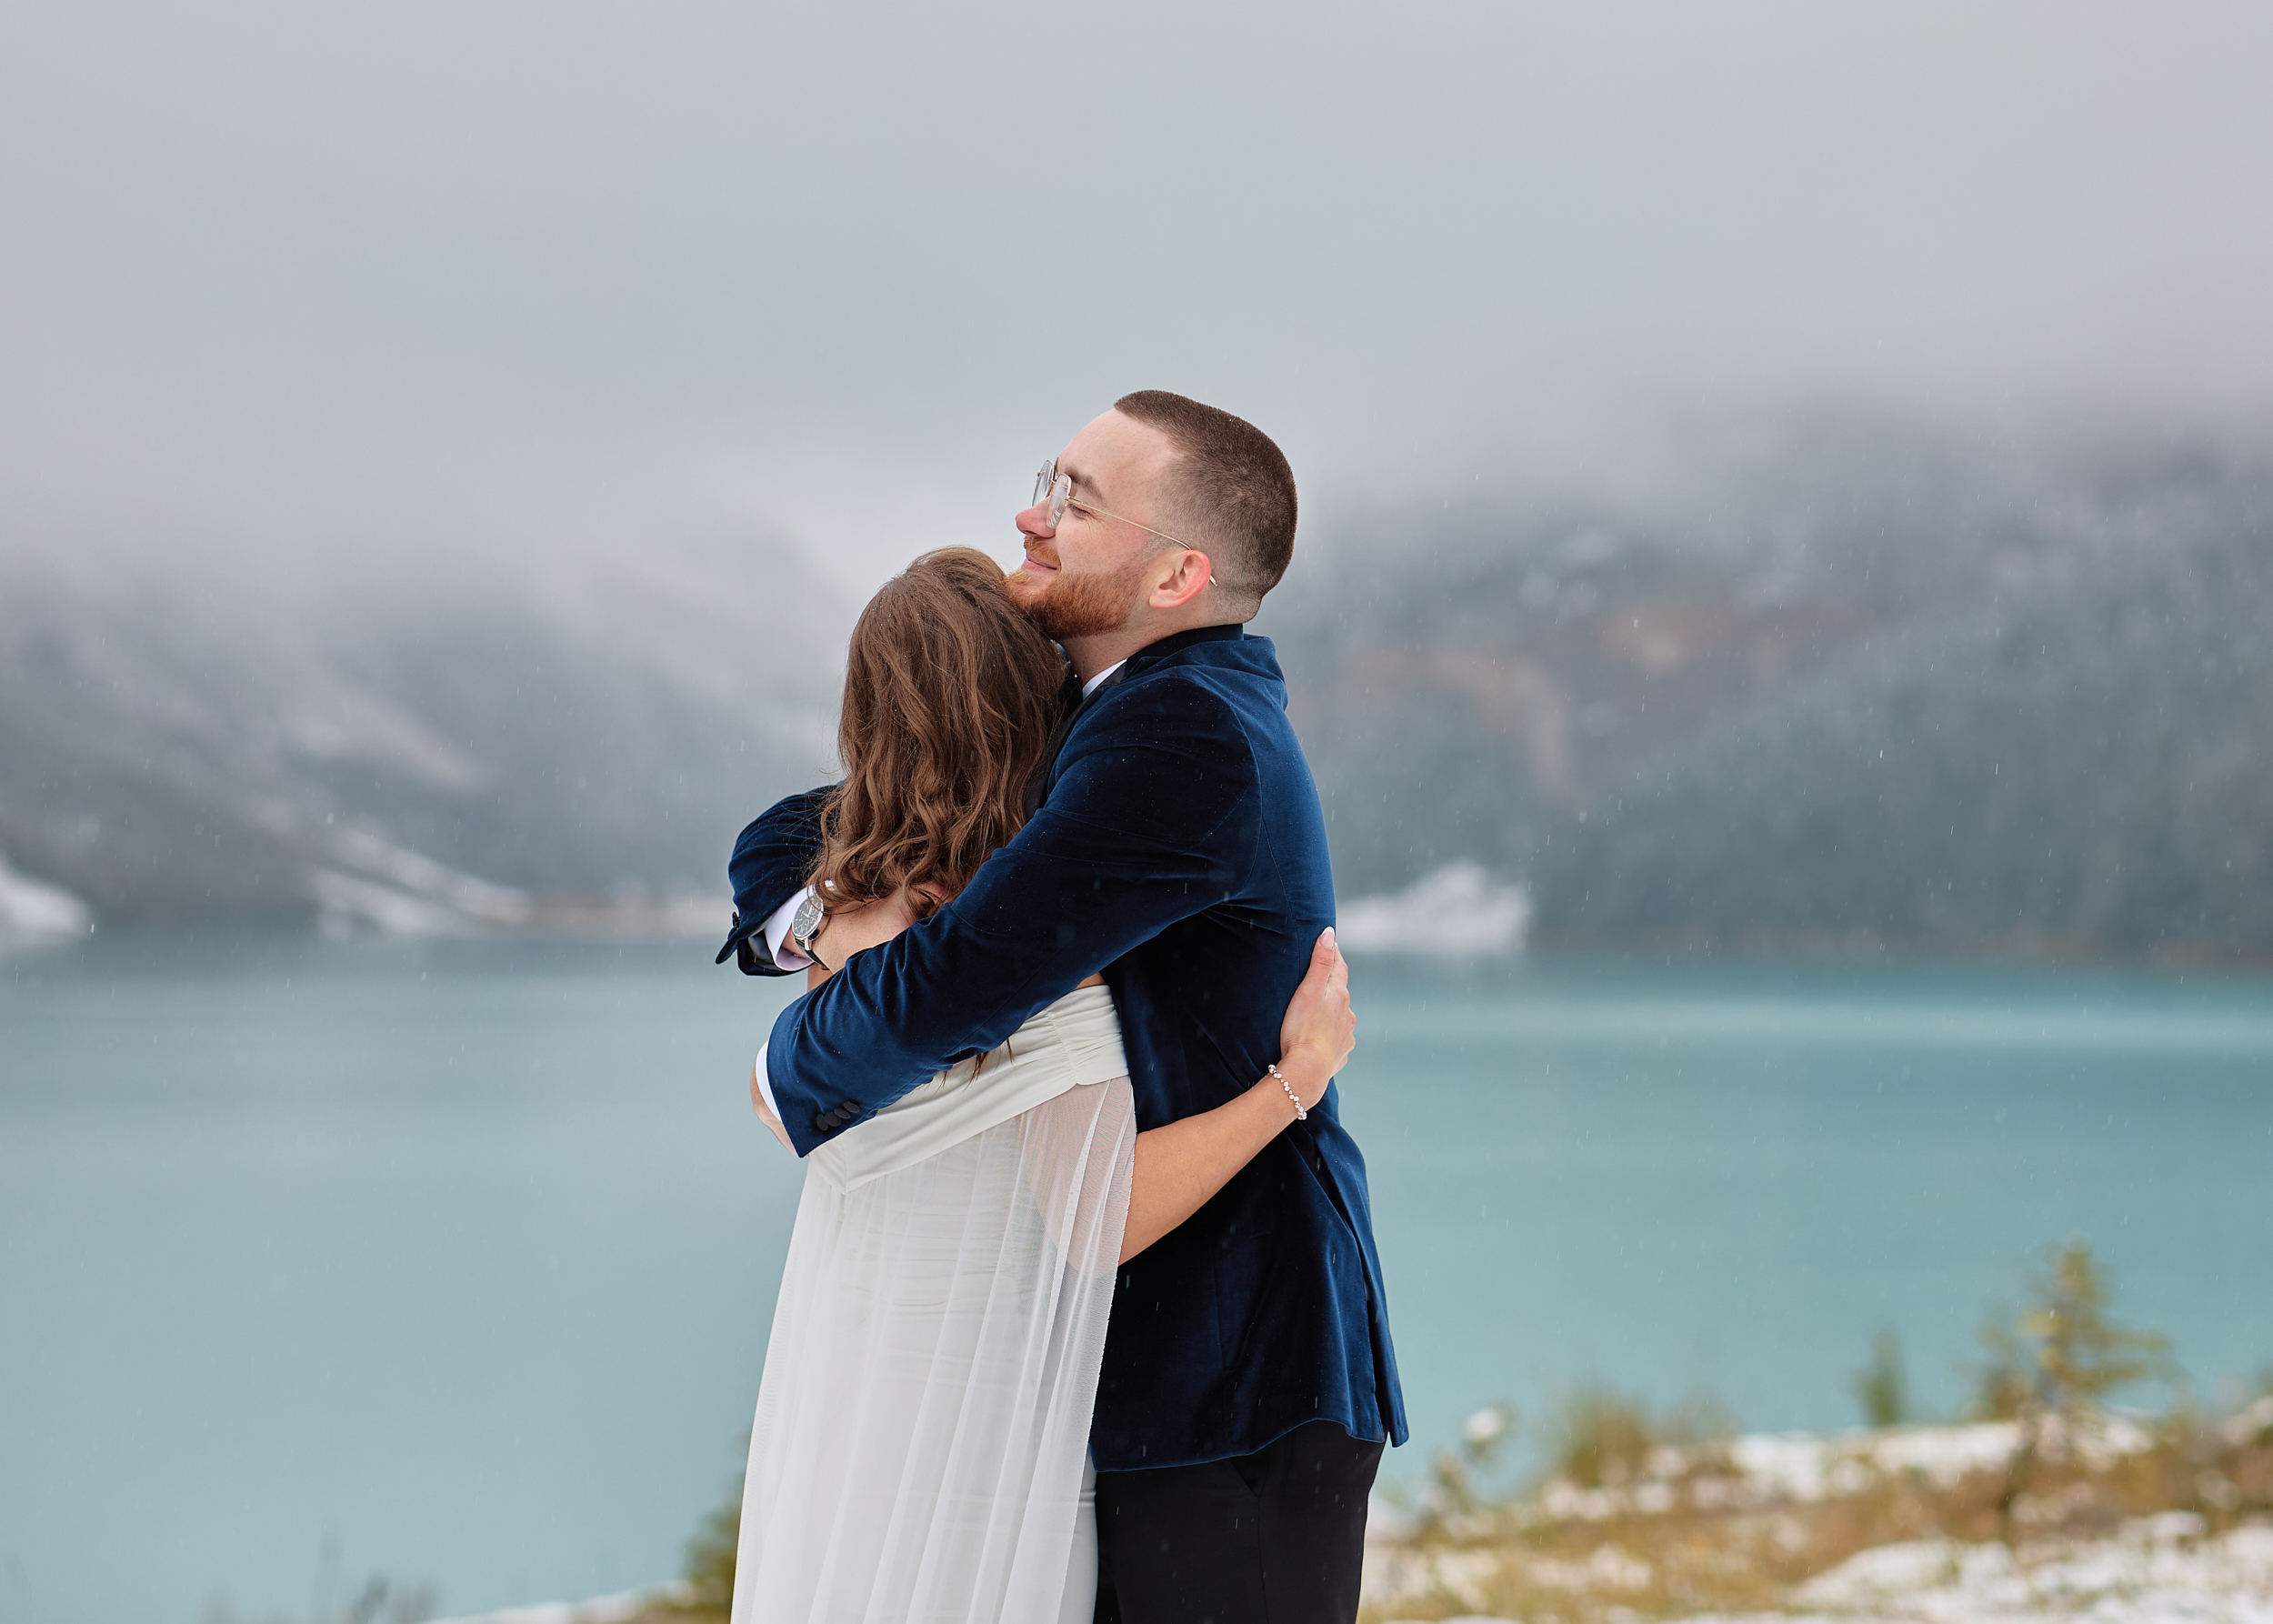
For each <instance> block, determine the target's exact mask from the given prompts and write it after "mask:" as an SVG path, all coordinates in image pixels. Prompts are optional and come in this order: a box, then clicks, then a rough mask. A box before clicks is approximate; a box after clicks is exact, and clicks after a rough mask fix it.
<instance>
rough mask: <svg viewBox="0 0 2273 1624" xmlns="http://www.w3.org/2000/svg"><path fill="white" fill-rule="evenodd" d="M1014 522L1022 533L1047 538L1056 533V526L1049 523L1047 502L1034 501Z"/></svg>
mask: <svg viewBox="0 0 2273 1624" xmlns="http://www.w3.org/2000/svg"><path fill="white" fill-rule="evenodd" d="M1016 524H1017V526H1018V529H1019V531H1020V533H1021V534H1023V535H1026V536H1037V537H1039V538H1041V539H1043V540H1047V539H1048V538H1049V537H1050V536H1055V535H1056V534H1057V526H1055V525H1053V524H1051V523H1050V505H1049V504H1048V503H1047V502H1036V504H1035V505H1034V506H1031V507H1029V508H1027V509H1026V511H1025V512H1024V513H1022V514H1020V515H1019V516H1017V519H1016Z"/></svg>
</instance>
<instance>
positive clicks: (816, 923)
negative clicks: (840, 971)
mask: <svg viewBox="0 0 2273 1624" xmlns="http://www.w3.org/2000/svg"><path fill="white" fill-rule="evenodd" d="M827 917H828V910H827V909H826V908H824V907H822V906H821V894H820V893H819V892H818V891H807V892H806V894H805V900H804V901H803V902H800V903H799V904H797V911H796V913H794V914H792V915H790V916H789V939H790V940H791V941H793V942H795V943H796V945H797V951H798V952H800V953H802V954H804V955H805V956H806V957H807V958H809V959H811V960H812V961H813V962H814V963H815V964H819V965H821V967H822V968H823V969H826V968H828V966H827V965H826V964H821V956H820V955H819V954H818V953H816V952H815V951H814V950H813V938H814V937H816V936H818V935H820V934H821V925H822V922H823V921H824V920H826V918H827Z"/></svg>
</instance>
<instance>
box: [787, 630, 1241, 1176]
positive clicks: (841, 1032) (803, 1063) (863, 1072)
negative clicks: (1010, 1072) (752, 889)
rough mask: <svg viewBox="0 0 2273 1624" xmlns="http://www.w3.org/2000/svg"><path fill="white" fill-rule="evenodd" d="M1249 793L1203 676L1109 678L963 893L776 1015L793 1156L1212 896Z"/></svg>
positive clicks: (1223, 875) (1004, 1031) (1236, 746)
mask: <svg viewBox="0 0 2273 1624" xmlns="http://www.w3.org/2000/svg"><path fill="white" fill-rule="evenodd" d="M1256 794H1257V789H1256V767H1255V760H1254V757H1253V754H1252V752H1251V751H1250V750H1249V748H1248V746H1247V737H1246V735H1245V734H1244V732H1242V730H1241V729H1240V727H1239V724H1238V721H1237V717H1235V716H1234V715H1233V713H1232V711H1231V708H1230V707H1229V706H1228V705H1227V703H1226V702H1225V701H1224V700H1223V698H1222V697H1220V696H1218V695H1217V694H1216V693H1214V692H1213V691H1212V690H1210V689H1209V688H1208V687H1207V686H1206V685H1205V684H1204V683H1202V682H1199V681H1196V680H1193V679H1192V678H1190V677H1187V676H1185V675H1183V674H1182V673H1178V672H1163V673H1161V674H1160V675H1159V676H1157V677H1154V678H1152V679H1150V680H1147V681H1145V682H1142V683H1139V684H1126V685H1123V686H1121V687H1116V688H1108V689H1106V691H1105V692H1104V694H1103V695H1102V696H1101V697H1099V699H1098V700H1097V702H1096V704H1095V705H1093V706H1092V707H1091V708H1090V710H1089V711H1088V712H1087V713H1086V714H1085V715H1084V716H1082V717H1080V719H1079V720H1078V721H1077V722H1076V724H1075V726H1074V728H1073V730H1072V731H1071V733H1069V734H1068V735H1067V737H1066V743H1065V747H1064V748H1063V750H1062V751H1061V752H1060V754H1059V756H1058V759H1057V769H1056V778H1055V782H1054V783H1053V784H1052V786H1051V787H1050V791H1049V795H1048V797H1047V799H1046V801H1045V802H1044V803H1043V805H1042V807H1041V809H1040V810H1039V811H1037V812H1036V814H1035V815H1034V817H1032V818H1031V819H1030V820H1029V821H1028V822H1027V823H1026V827H1024V828H1022V829H1020V830H1019V831H1018V833H1017V835H1016V837H1014V838H1013V839H1012V840H1011V842H1010V844H1009V845H1007V846H1006V847H1003V848H1002V849H1001V850H999V851H997V852H996V853H995V855H994V856H992V857H989V858H988V859H987V860H986V863H985V864H983V865H982V866H981V867H980V868H979V871H978V874H977V877H976V878H975V879H973V880H972V882H971V884H970V885H969V886H967V887H965V889H964V891H963V893H962V895H960V896H959V897H956V899H955V900H954V901H953V902H951V903H949V904H948V905H947V906H946V907H944V908H942V909H940V911H939V912H938V913H936V914H935V915H933V916H932V917H930V918H929V919H926V920H925V921H923V922H922V923H920V924H918V925H916V926H915V927H913V928H911V929H908V930H906V931H903V932H902V933H901V934H900V935H899V936H897V937H894V938H893V939H892V940H891V941H890V942H887V943H886V944H884V945H883V946H882V947H874V948H870V949H869V950H868V951H866V952H864V953H856V954H855V955H853V957H851V959H850V960H849V961H848V962H846V965H845V966H844V967H842V968H841V969H839V970H838V971H837V973H836V975H834V976H832V977H829V979H828V980H827V981H826V982H825V983H824V984H823V985H822V986H821V987H818V988H817V989H816V990H815V991H813V992H811V993H808V994H807V995H806V996H805V997H802V998H800V999H798V1000H796V1002H794V1003H792V1004H791V1005H790V1006H789V1007H788V1008H787V1009H786V1010H784V1011H783V1012H782V1015H781V1017H780V1018H779V1019H778V1020H777V1021H776V1022H775V1025H774V1030H773V1037H772V1038H771V1040H770V1041H769V1043H768V1045H767V1048H766V1072H767V1080H768V1081H769V1083H770V1084H771V1086H772V1088H773V1094H774V1099H775V1102H776V1104H777V1105H778V1106H779V1107H780V1109H781V1120H782V1125H783V1127H784V1128H786V1129H787V1131H788V1134H789V1137H790V1138H791V1140H792V1141H793V1142H794V1143H795V1144H796V1148H797V1153H798V1154H799V1155H801V1156H802V1155H804V1154H806V1152H808V1151H810V1150H812V1149H814V1148H816V1147H818V1146H819V1145H821V1144H824V1143H826V1141H827V1140H828V1139H829V1138H833V1137H834V1136H835V1135H836V1134H838V1133H841V1132H843V1131H844V1130H845V1129H846V1128H850V1127H851V1126H853V1125H854V1124H855V1123H856V1122H860V1121H864V1120H866V1118H868V1117H870V1116H873V1115H874V1114H875V1113H876V1111H877V1110H879V1109H881V1108H883V1107H885V1106H887V1105H889V1104H891V1103H892V1101H894V1100H896V1099H897V1098H900V1097H901V1096H902V1095H904V1094H906V1092H907V1091H908V1090H909V1089H911V1088H915V1087H916V1086H917V1085H918V1084H920V1083H922V1082H924V1081H925V1080H926V1078H930V1077H931V1076H933V1075H934V1074H935V1073H936V1072H937V1071H939V1070H940V1069H941V1068H944V1067H946V1066H949V1065H951V1064H953V1063H954V1062H955V1061H956V1059H958V1058H961V1057H963V1056H965V1055H969V1054H976V1053H982V1052H984V1051H986V1050H987V1049H991V1048H994V1047H995V1046H996V1045H997V1044H999V1043H1000V1042H1001V1041H1002V1040H1003V1039H1004V1038H1007V1037H1008V1036H1009V1035H1010V1034H1011V1033H1013V1032H1015V1031H1016V1030H1017V1028H1019V1027H1020V1026H1021V1025H1022V1024H1024V1022H1025V1021H1026V1018H1028V1017H1029V1016H1031V1015H1032V1014H1034V1012H1035V1011H1036V1010H1037V1009H1040V1008H1041V1007H1043V1006H1045V1005H1046V1004H1048V1003H1049V1002H1051V1001H1052V1000H1053V999H1055V998H1057V997H1061V996H1063V995H1064V994H1065V993H1066V991H1068V990H1069V989H1070V988H1071V987H1073V986H1074V984H1075V983H1076V982H1078V981H1080V980H1081V979H1082V978H1083V977H1086V976H1088V975H1090V974H1092V973H1094V972H1096V971H1097V970H1100V969H1102V968H1104V967H1105V966H1106V965H1107V964H1110V963H1111V962H1112V961H1113V960H1114V959H1116V958H1118V957H1120V956H1121V955H1122V954H1124V953H1126V952H1127V951H1128V950H1129V949H1130V948H1131V947H1135V946H1136V945H1137V944H1138V943H1139V942H1143V941H1147V940H1148V939H1150V938H1151V937H1154V936H1157V935H1158V934H1159V932H1160V931H1161V930H1162V929H1164V928H1165V927H1167V926H1169V925H1172V924H1174V923H1175V922H1176V921H1177V920H1178V919H1182V918H1185V917H1189V916H1190V915H1193V914H1196V913H1198V912H1199V911H1200V910H1201V909H1203V908H1205V907H1207V906H1208V905H1209V904H1210V903H1211V902H1214V901H1216V900H1217V898H1219V897H1221V896H1222V895H1223V894H1224V890H1225V888H1226V886H1225V882H1226V881H1227V879H1228V878H1229V877H1230V872H1231V870H1230V868H1229V867H1227V864H1229V863H1231V862H1233V861H1237V857H1236V855H1235V854H1234V853H1233V852H1232V851H1231V850H1230V849H1229V848H1230V847H1236V846H1237V845H1238V843H1239V842H1238V837H1237V832H1236V831H1237V830H1238V829H1239V828H1241V827H1247V826H1250V825H1252V823H1253V822H1254V819H1253V817H1252V816H1250V817H1247V818H1245V819H1242V818H1239V817H1237V813H1238V812H1239V810H1240V808H1241V807H1242V805H1243V804H1245V805H1247V806H1249V807H1250V810H1251V807H1252V804H1253V802H1254V799H1255V797H1256ZM785 896H786V893H785ZM778 906H779V904H778V902H777V903H776V907H778Z"/></svg>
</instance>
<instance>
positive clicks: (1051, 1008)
mask: <svg viewBox="0 0 2273 1624" xmlns="http://www.w3.org/2000/svg"><path fill="white" fill-rule="evenodd" d="M1127 1075H1128V1056H1127V1054H1126V1051H1125V1050H1124V1049H1123V1048H1122V1047H1121V1021H1120V1017H1119V1015H1118V1014H1117V1013H1116V1011H1115V1009H1114V1007H1113V995H1112V993H1111V992H1110V991H1109V990H1108V989H1107V988H1106V987H1075V988H1074V989H1073V991H1071V992H1069V993H1067V994H1066V996H1065V997H1062V998H1059V999H1057V1000H1056V1002H1055V1003H1052V1004H1049V1005H1046V1006H1045V1007H1043V1008H1041V1009H1039V1010H1037V1011H1036V1013H1035V1014H1034V1015H1033V1016H1032V1017H1031V1018H1029V1019H1028V1020H1027V1021H1026V1024H1025V1025H1024V1026H1022V1027H1020V1028H1018V1029H1017V1030H1016V1031H1015V1032H1013V1033H1012V1034H1011V1035H1010V1036H1009V1038H1007V1039H1006V1040H1005V1041H1004V1042H1003V1044H1002V1045H1001V1046H1000V1047H999V1048H996V1049H994V1050H992V1051H990V1052H989V1053H987V1054H985V1055H978V1056H974V1057H973V1058H970V1059H967V1060H958V1061H956V1064H954V1065H953V1066H950V1067H948V1068H947V1069H946V1070H945V1071H942V1072H939V1073H937V1074H936V1075H935V1076H934V1077H933V1078H931V1080H930V1081H928V1082H926V1083H920V1084H918V1085H917V1086H916V1088H912V1089H910V1090H909V1091H908V1092H907V1093H906V1095H904V1096H902V1097H901V1098H898V1099H896V1100H894V1101H893V1102H892V1103H891V1104H890V1105H888V1106H886V1107H885V1108H883V1109H882V1110H880V1111H878V1112H877V1113H876V1115H875V1116H874V1117H871V1118H869V1119H868V1120H867V1121H866V1122H862V1123H857V1124H856V1125H855V1126H853V1127H851V1128H846V1130H845V1131H844V1132H843V1133H841V1134H838V1135H837V1136H836V1138H833V1139H831V1140H830V1141H829V1142H828V1143H827V1144H826V1145H823V1146H822V1147H821V1148H819V1149H817V1150H816V1151H814V1152H813V1153H812V1155H810V1156H808V1157H807V1158H806V1163H807V1164H808V1165H809V1166H810V1167H811V1168H813V1169H814V1170H815V1171H816V1173H818V1174H819V1175H820V1176H821V1177H823V1178H826V1179H827V1180H828V1181H829V1182H830V1183H831V1184H833V1185H835V1186H836V1188H839V1189H841V1190H850V1189H855V1188H858V1187H859V1186H861V1185H863V1184H866V1183H867V1182H868V1181H869V1180H870V1179H872V1178H882V1177H883V1176H884V1175H885V1174H886V1173H896V1172H898V1171H899V1170H900V1169H901V1168H908V1167H913V1166H914V1165H915V1164H916V1163H917V1162H919V1161H922V1160H923V1159H925V1158H926V1157H930V1156H936V1155H937V1154H938V1153H939V1152H940V1151H942V1150H945V1149H946V1148H948V1147H949V1146H951V1145H957V1144H960V1143H962V1142H963V1141H964V1140H965V1139H968V1138H975V1137H976V1136H977V1135H979V1134H982V1133H985V1132H986V1130H987V1129H988V1128H995V1127H997V1126H999V1125H1000V1124H1002V1123H1005V1122H1007V1121H1009V1120H1010V1119H1011V1118H1013V1117H1016V1116H1018V1115H1020V1114H1022V1113H1024V1112H1026V1111H1028V1110H1031V1109H1032V1108H1034V1107H1036V1106H1037V1105H1040V1104H1041V1103H1042V1102H1043V1101H1044V1100H1046V1099H1055V1098H1056V1097H1057V1096H1058V1095H1060V1094H1063V1093H1065V1092H1066V1090H1067V1089H1068V1088H1083V1087H1086V1086H1090V1085H1094V1084H1096V1083H1102V1082H1105V1081H1106V1080H1107V1079H1109V1078H1116V1077H1126V1076H1127Z"/></svg>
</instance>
